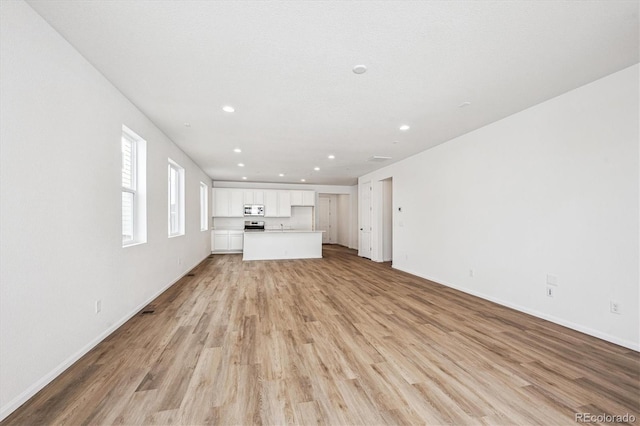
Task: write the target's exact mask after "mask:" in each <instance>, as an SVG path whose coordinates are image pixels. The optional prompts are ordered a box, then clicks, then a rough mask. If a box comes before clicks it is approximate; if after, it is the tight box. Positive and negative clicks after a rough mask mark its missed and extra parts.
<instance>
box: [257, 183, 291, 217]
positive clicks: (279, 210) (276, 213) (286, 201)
mask: <svg viewBox="0 0 640 426" xmlns="http://www.w3.org/2000/svg"><path fill="white" fill-rule="evenodd" d="M264 216H265V217H291V195H290V194H289V191H278V190H275V189H267V190H265V191H264Z"/></svg>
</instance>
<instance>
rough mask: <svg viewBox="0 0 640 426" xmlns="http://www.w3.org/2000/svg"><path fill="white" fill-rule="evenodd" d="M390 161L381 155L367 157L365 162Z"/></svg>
mask: <svg viewBox="0 0 640 426" xmlns="http://www.w3.org/2000/svg"><path fill="white" fill-rule="evenodd" d="M387 160H391V157H385V156H383V155H374V156H373V157H369V158H368V159H367V161H371V162H373V163H382V162H383V161H387Z"/></svg>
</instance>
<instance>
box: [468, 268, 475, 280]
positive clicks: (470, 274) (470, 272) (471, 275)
mask: <svg viewBox="0 0 640 426" xmlns="http://www.w3.org/2000/svg"><path fill="white" fill-rule="evenodd" d="M473 274H474V271H473V269H469V276H470V277H471V278H473Z"/></svg>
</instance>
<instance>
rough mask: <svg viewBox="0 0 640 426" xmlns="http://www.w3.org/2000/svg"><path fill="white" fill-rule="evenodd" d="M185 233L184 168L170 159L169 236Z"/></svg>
mask: <svg viewBox="0 0 640 426" xmlns="http://www.w3.org/2000/svg"><path fill="white" fill-rule="evenodd" d="M179 235H184V169H183V168H182V167H180V166H179V165H178V164H177V163H175V162H174V161H172V160H171V159H169V237H176V236H179Z"/></svg>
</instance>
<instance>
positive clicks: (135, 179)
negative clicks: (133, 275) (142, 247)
mask: <svg viewBox="0 0 640 426" xmlns="http://www.w3.org/2000/svg"><path fill="white" fill-rule="evenodd" d="M125 143H128V144H129V146H130V152H131V155H130V171H129V175H130V185H129V186H127V185H125V183H124V172H125V167H124V166H125V152H124V145H125ZM120 150H121V170H120V173H121V174H120V189H121V194H122V196H121V200H120V202H121V212H120V213H121V231H122V232H121V234H122V247H130V246H133V245H137V244H143V243H146V242H147V220H146V214H147V211H146V141H145V140H144V139H142V138H141V137H140V136H138V135H137V134H136V133H135V132H133V131H132V130H131V129H129V128H128V127H127V126H125V125H122V134H121V137H120ZM125 193H126V194H131V195H132V202H131V216H130V221H131V236H130V237H129V238H126V239H125V233H124V231H125V226H124V223H125V215H124V202H123V199H124V194H125Z"/></svg>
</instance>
